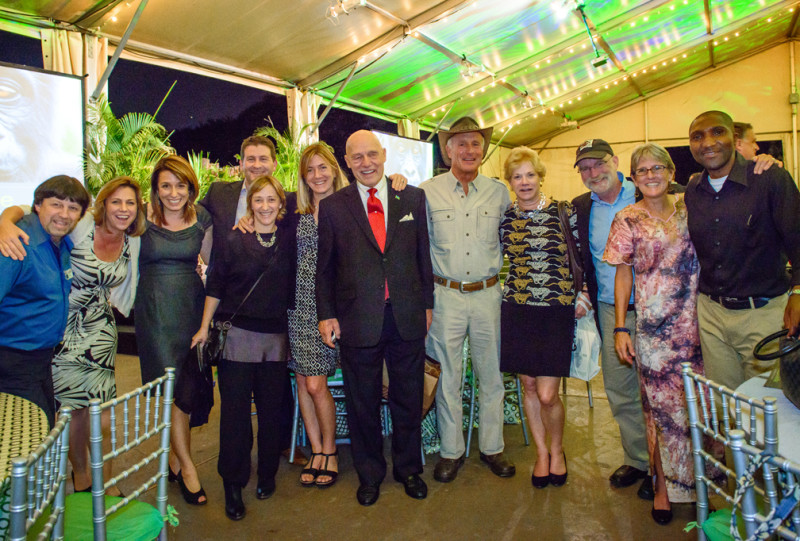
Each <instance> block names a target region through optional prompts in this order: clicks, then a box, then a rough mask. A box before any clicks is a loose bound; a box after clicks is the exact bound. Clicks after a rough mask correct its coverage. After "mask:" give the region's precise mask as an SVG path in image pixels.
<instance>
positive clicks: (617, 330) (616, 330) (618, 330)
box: [614, 327, 631, 335]
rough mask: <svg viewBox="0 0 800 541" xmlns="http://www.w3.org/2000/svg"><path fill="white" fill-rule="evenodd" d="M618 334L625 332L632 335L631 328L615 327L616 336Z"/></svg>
mask: <svg viewBox="0 0 800 541" xmlns="http://www.w3.org/2000/svg"><path fill="white" fill-rule="evenodd" d="M618 332H624V333H627V334H631V330H630V329H629V328H627V327H615V328H614V335H616V334H617V333H618Z"/></svg>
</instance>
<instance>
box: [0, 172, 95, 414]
mask: <svg viewBox="0 0 800 541" xmlns="http://www.w3.org/2000/svg"><path fill="white" fill-rule="evenodd" d="M88 206H89V194H88V193H87V192H86V189H85V188H84V187H83V185H82V184H81V183H80V182H79V181H78V180H77V179H74V178H72V177H68V176H64V175H60V176H56V177H52V178H50V179H48V180H46V181H45V182H43V183H42V184H40V185H39V186H38V187H37V188H36V191H35V192H34V194H33V213H32V214H30V215H28V216H25V217H24V218H23V219H22V220H21V221H20V222H19V223H18V224H17V225H18V226H19V227H20V228H21V229H22V230H23V231H24V232H25V233H26V234H27V235H28V248H27V252H28V255H27V257H26V258H25V259H24V260H23V261H16V260H14V259H11V258H9V257H5V256H3V255H0V392H3V393H9V394H13V395H17V396H21V397H23V398H26V399H28V400H30V401H31V402H33V403H34V404H36V405H38V406H39V407H40V408H42V409H43V410H44V412H45V413H46V414H47V419H48V421H49V422H50V425H51V426H52V425H53V423H54V420H55V398H54V396H53V377H52V372H51V368H50V361H51V360H52V357H53V349H54V348H55V346H56V345H58V343H59V342H61V339H62V337H63V335H64V328H65V327H66V325H67V309H68V305H69V291H70V287H71V284H72V268H71V267H70V259H69V253H70V250H72V242H71V241H70V240H69V239H68V238H67V237H66V235H67V234H68V233H69V232H70V231H72V228H73V227H75V224H76V223H77V222H78V220H79V219H80V218H81V217H82V216H83V214H84V213H85V212H86V208H87V207H88Z"/></svg>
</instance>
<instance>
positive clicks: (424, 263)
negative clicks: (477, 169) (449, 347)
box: [316, 180, 433, 347]
mask: <svg viewBox="0 0 800 541" xmlns="http://www.w3.org/2000/svg"><path fill="white" fill-rule="evenodd" d="M387 182H388V180H387ZM388 196H389V197H388V198H389V202H388V207H389V209H388V213H389V219H388V227H387V231H386V247H385V251H384V253H381V251H380V248H379V247H378V243H377V241H376V240H375V236H374V235H373V233H372V229H371V227H370V225H369V219H368V218H367V213H366V210H365V209H364V204H363V203H362V202H361V196H360V195H359V193H358V187H357V185H356V184H355V183H354V184H351V185H350V186H348V187H346V188H344V189H342V190H340V191H338V192H336V193H335V194H333V195H331V196H330V197H327V198H325V199H323V200H322V201H321V203H320V207H319V252H318V256H317V283H316V286H317V287H316V295H317V316H318V318H319V320H320V321H321V320H324V319H330V318H334V317H335V318H337V319H338V320H339V326H340V329H341V332H342V335H341V342H342V344H344V345H346V346H351V347H371V346H374V345H376V344H377V343H378V341H379V340H380V337H381V330H382V328H383V313H384V280H387V281H388V284H389V296H390V297H391V302H392V310H393V312H394V319H395V322H396V324H397V330H398V332H399V333H400V336H401V337H402V339H403V340H414V339H419V338H423V337H424V336H425V334H426V333H427V325H426V319H425V310H426V309H432V308H433V270H432V267H431V255H430V243H429V240H428V221H427V216H426V210H425V193H424V192H423V191H422V190H420V189H419V188H415V187H413V186H407V187H406V189H405V190H403V191H402V192H398V191H395V190H393V189H392V188H391V186H389V187H388ZM403 218H406V219H404V220H403V221H400V220H401V219H403Z"/></svg>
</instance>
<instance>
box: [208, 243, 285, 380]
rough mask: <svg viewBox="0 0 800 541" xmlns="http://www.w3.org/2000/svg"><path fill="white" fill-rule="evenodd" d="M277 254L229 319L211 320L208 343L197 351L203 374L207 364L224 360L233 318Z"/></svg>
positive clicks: (216, 364)
mask: <svg viewBox="0 0 800 541" xmlns="http://www.w3.org/2000/svg"><path fill="white" fill-rule="evenodd" d="M276 254H277V250H276V251H275V252H273V253H272V255H271V256H270V258H269V261H268V262H267V265H266V266H265V267H264V270H263V271H262V272H261V274H260V275H259V276H258V278H256V281H255V283H253V286H252V287H251V288H250V291H248V292H247V295H245V296H244V298H243V299H242V302H240V303H239V306H237V307H236V310H234V312H233V315H232V316H231V317H230V319H228V320H227V321H216V320H212V321H211V328H210V329H209V330H208V340H206V343H205V345H204V346H203V347H202V348H198V353H197V362H198V364H199V365H200V373H201V374H203V373H205V370H206V365H210V366H218V365H219V362H220V361H221V360H222V358H223V357H222V356H223V354H224V353H225V342H226V341H227V339H228V331H229V330H231V327H232V326H233V323H232V322H233V318H235V317H236V314H238V313H239V310H240V309H241V308H242V306H244V303H245V302H247V299H249V298H250V294H251V293H252V292H253V290H254V289H255V288H256V286H257V285H258V283H259V282H260V281H261V279H262V278H263V277H264V275H265V274H266V273H267V271H268V270H269V268H270V266H271V265H272V261H273V260H274V259H275V255H276Z"/></svg>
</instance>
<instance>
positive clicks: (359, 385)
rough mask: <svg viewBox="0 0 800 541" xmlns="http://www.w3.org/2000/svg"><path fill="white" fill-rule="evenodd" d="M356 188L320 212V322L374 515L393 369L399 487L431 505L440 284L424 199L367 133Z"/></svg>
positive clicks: (357, 148)
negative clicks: (388, 166) (423, 448)
mask: <svg viewBox="0 0 800 541" xmlns="http://www.w3.org/2000/svg"><path fill="white" fill-rule="evenodd" d="M346 152H347V154H346V155H345V160H346V162H347V165H348V166H349V167H350V169H351V170H352V171H353V175H354V176H355V178H356V180H357V181H358V182H357V183H354V184H351V185H350V186H348V187H347V188H344V189H342V190H340V191H338V192H336V193H335V194H333V195H331V196H330V197H327V198H325V199H324V200H322V202H321V204H320V208H319V254H318V259H317V284H316V287H317V315H318V318H319V330H320V333H321V334H322V339H323V341H324V342H325V343H326V344H327V345H328V346H330V347H334V340H338V341H339V342H340V346H341V357H342V372H343V375H344V388H345V393H346V395H345V396H346V400H347V411H348V424H349V425H350V440H351V442H352V450H353V463H354V465H355V468H356V471H357V472H358V477H359V480H360V482H361V486H360V487H359V489H358V492H357V494H356V496H357V498H358V502H359V503H360V504H361V505H372V504H373V503H375V501H377V499H378V496H379V494H380V484H381V482H382V481H383V478H384V477H385V475H386V460H385V459H384V457H383V441H382V438H381V426H380V402H381V390H382V372H383V363H384V359H385V361H386V367H387V370H388V372H389V409H390V411H391V414H392V425H393V428H394V436H393V437H392V461H393V474H394V478H395V479H396V480H397V481H399V482H401V483H403V486H404V487H405V491H406V494H408V495H409V496H411V497H412V498H417V499H423V498H425V497H426V496H427V493H428V487H427V486H426V485H425V482H424V481H423V480H422V479H421V478H420V477H419V474H420V473H421V472H422V457H421V455H420V445H421V440H422V430H421V422H422V391H423V377H424V362H425V335H426V334H427V331H428V328H429V327H430V324H431V318H432V313H433V274H432V270H431V258H430V245H429V241H428V226H427V219H426V212H425V194H424V192H423V191H422V190H420V189H418V188H414V187H411V186H408V187H406V189H405V190H404V191H402V192H398V191H396V190H394V189H392V188H391V186H389V185H388V181H387V179H386V177H385V176H384V173H383V168H384V163H385V162H386V150H385V149H383V148H381V144H380V141H378V138H377V137H375V135H374V134H372V133H370V132H368V131H363V130H362V131H358V132H356V133H354V134H353V135H351V136H350V138H349V139H348V140H347V150H346Z"/></svg>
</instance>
